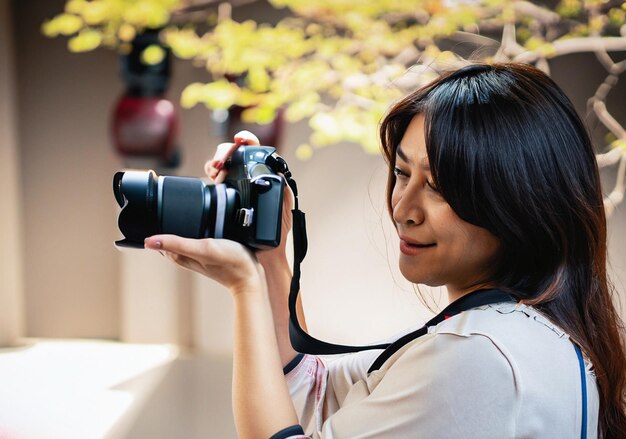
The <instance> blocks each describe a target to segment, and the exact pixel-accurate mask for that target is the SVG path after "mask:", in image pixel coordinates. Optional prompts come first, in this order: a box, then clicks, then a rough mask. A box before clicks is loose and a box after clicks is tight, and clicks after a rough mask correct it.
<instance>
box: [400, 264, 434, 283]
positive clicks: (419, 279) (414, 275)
mask: <svg viewBox="0 0 626 439" xmlns="http://www.w3.org/2000/svg"><path fill="white" fill-rule="evenodd" d="M407 265H408V266H407ZM407 265H405V264H402V262H400V273H402V276H403V277H404V278H405V279H406V280H408V281H409V282H411V283H413V284H422V285H427V286H429V287H440V286H442V285H444V283H443V282H438V281H437V280H436V278H435V277H434V276H433V274H432V273H424V272H423V271H420V270H416V268H415V266H414V265H413V266H411V265H410V264H407Z"/></svg>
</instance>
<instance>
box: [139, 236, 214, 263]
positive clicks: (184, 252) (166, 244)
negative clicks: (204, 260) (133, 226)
mask: <svg viewBox="0 0 626 439" xmlns="http://www.w3.org/2000/svg"><path fill="white" fill-rule="evenodd" d="M212 241H213V240H211V239H202V240H200V239H190V238H181V237H180V236H176V235H154V236H150V237H148V238H146V239H145V240H144V246H145V247H146V248H147V249H151V250H159V251H163V252H165V253H166V255H168V256H170V258H171V254H172V253H173V254H176V255H180V256H184V257H187V258H192V259H195V258H197V257H199V256H202V255H206V254H207V253H211V251H212V250H211V248H212V245H213V243H212Z"/></svg>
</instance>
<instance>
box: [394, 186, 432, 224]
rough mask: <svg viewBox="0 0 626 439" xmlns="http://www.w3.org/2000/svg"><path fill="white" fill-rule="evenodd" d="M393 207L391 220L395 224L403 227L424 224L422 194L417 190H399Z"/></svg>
mask: <svg viewBox="0 0 626 439" xmlns="http://www.w3.org/2000/svg"><path fill="white" fill-rule="evenodd" d="M394 195H396V196H397V199H396V200H395V204H394V205H393V220H394V221H395V223H396V224H401V225H405V226H411V225H419V224H422V223H423V222H424V218H425V215H424V208H423V206H422V200H421V197H422V194H421V191H420V190H419V189H411V188H410V187H407V188H405V189H403V190H400V191H399V193H398V194H394Z"/></svg>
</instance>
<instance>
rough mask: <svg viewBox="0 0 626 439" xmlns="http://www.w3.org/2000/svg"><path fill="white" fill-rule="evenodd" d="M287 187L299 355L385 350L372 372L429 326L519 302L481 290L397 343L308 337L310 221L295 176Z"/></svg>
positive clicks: (292, 324) (292, 323)
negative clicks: (303, 310) (304, 267)
mask: <svg viewBox="0 0 626 439" xmlns="http://www.w3.org/2000/svg"><path fill="white" fill-rule="evenodd" d="M284 175H285V179H286V181H287V184H289V187H290V188H291V190H292V191H293V194H294V197H295V203H294V209H293V210H292V213H293V250H294V252H293V253H294V261H293V277H292V278H291V290H290V292H289V339H290V340H291V345H292V346H293V348H294V349H295V350H296V351H297V352H301V353H306V354H313V355H329V354H345V353H349V352H359V351H364V350H370V349H384V351H383V353H382V354H381V355H380V356H379V357H378V358H377V359H376V361H374V363H373V364H372V366H371V367H370V369H369V371H368V373H369V372H372V371H374V370H377V369H379V368H380V366H382V364H383V363H384V362H385V361H386V360H387V359H389V357H391V356H392V355H393V354H394V353H395V352H397V351H398V350H399V349H400V348H401V347H402V346H404V345H406V344H407V343H408V342H410V341H412V340H414V339H416V338H418V337H421V336H422V335H424V334H426V333H428V327H430V326H435V325H437V324H439V323H441V322H442V321H444V320H445V319H447V318H448V317H451V316H453V315H456V314H459V313H460V312H462V311H466V310H468V309H471V308H476V307H478V306H484V305H489V304H492V303H499V302H508V301H515V299H514V298H513V296H511V295H510V294H507V293H505V292H503V291H500V290H497V289H489V290H478V291H474V292H473V293H470V294H467V295H465V296H463V297H461V298H459V299H458V300H455V301H454V302H452V303H451V304H449V305H448V306H447V307H446V308H445V309H444V310H443V311H441V312H440V313H439V314H437V315H436V316H435V317H433V318H432V319H430V320H429V321H428V322H427V323H426V324H425V325H424V326H423V327H421V328H420V329H418V330H416V331H413V332H411V333H409V334H407V335H405V336H403V337H401V338H400V339H398V340H396V341H395V342H393V343H386V344H375V345H365V346H347V345H340V344H333V343H328V342H325V341H322V340H318V339H317V338H315V337H313V336H311V335H310V334H308V333H307V332H306V331H304V329H302V327H301V326H300V322H299V321H298V314H297V311H296V303H297V301H298V294H299V293H300V264H301V263H302V261H303V260H304V257H305V256H306V252H307V246H308V242H307V236H306V221H305V217H304V212H302V211H301V210H300V209H299V207H298V187H297V185H296V182H295V181H294V180H293V179H292V178H291V173H289V172H287V173H285V174H284Z"/></svg>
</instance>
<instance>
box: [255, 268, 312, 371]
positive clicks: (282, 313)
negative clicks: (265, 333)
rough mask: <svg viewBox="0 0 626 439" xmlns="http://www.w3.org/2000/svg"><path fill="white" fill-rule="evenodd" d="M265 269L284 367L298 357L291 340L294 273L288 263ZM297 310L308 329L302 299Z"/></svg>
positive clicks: (303, 325) (299, 318)
mask: <svg viewBox="0 0 626 439" xmlns="http://www.w3.org/2000/svg"><path fill="white" fill-rule="evenodd" d="M264 269H265V276H266V279H267V288H268V291H269V300H270V304H271V308H272V315H273V321H274V331H275V333H276V340H277V342H278V350H279V352H280V358H281V362H282V365H283V366H286V365H287V364H288V363H289V362H290V361H291V360H293V358H294V357H295V356H296V355H297V352H296V351H295V350H294V349H293V347H292V346H291V341H290V339H289V290H290V287H291V276H292V273H291V269H290V268H289V265H288V264H287V262H286V261H284V262H283V263H277V262H274V263H272V264H264ZM296 308H297V311H298V320H299V322H300V324H301V325H302V327H303V328H304V329H306V323H305V321H304V315H303V311H302V302H301V300H300V297H298V303H297V304H296Z"/></svg>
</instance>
